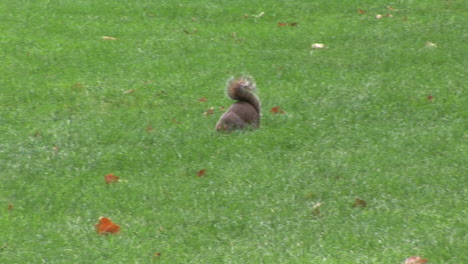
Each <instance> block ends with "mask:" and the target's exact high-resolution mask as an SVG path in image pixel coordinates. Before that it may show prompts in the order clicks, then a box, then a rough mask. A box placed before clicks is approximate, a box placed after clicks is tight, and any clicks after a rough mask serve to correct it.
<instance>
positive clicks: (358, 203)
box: [353, 197, 367, 207]
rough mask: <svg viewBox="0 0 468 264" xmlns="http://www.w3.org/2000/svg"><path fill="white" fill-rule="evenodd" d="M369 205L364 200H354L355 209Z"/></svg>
mask: <svg viewBox="0 0 468 264" xmlns="http://www.w3.org/2000/svg"><path fill="white" fill-rule="evenodd" d="M366 206H367V203H366V201H364V200H362V199H361V198H359V197H356V200H354V204H353V207H366Z"/></svg>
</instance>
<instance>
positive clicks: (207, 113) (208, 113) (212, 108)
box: [203, 107, 214, 116]
mask: <svg viewBox="0 0 468 264" xmlns="http://www.w3.org/2000/svg"><path fill="white" fill-rule="evenodd" d="M212 114H214V107H210V108H208V110H206V111H205V112H204V113H203V115H205V116H209V115H212Z"/></svg>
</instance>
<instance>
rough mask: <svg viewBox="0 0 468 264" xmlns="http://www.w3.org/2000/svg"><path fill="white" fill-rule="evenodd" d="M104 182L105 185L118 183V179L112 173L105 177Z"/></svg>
mask: <svg viewBox="0 0 468 264" xmlns="http://www.w3.org/2000/svg"><path fill="white" fill-rule="evenodd" d="M105 181H106V183H107V184H110V183H113V182H119V177H117V176H115V175H114V174H113V173H109V174H107V175H106V176H105Z"/></svg>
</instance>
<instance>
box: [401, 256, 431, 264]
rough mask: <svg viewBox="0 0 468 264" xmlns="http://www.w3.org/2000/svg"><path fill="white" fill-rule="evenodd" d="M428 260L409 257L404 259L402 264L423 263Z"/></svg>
mask: <svg viewBox="0 0 468 264" xmlns="http://www.w3.org/2000/svg"><path fill="white" fill-rule="evenodd" d="M428 261H429V260H428V259H421V257H410V258H407V259H406V260H405V263H404V264H424V263H426V262H428Z"/></svg>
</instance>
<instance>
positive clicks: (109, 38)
mask: <svg viewBox="0 0 468 264" xmlns="http://www.w3.org/2000/svg"><path fill="white" fill-rule="evenodd" d="M102 39H104V40H116V39H117V38H114V37H109V36H103V37H102Z"/></svg>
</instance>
